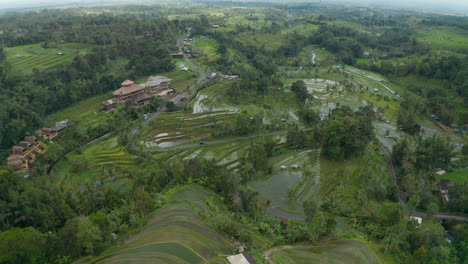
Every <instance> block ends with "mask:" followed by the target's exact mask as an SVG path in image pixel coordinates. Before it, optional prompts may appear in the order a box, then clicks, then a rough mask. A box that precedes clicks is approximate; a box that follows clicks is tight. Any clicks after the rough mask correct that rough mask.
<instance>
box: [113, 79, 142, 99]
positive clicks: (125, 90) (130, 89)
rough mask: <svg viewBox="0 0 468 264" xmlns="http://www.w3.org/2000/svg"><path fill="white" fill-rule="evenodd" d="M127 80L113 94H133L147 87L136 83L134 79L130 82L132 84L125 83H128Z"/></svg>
mask: <svg viewBox="0 0 468 264" xmlns="http://www.w3.org/2000/svg"><path fill="white" fill-rule="evenodd" d="M127 81H128V80H127ZM127 81H125V82H123V83H122V85H123V86H122V87H120V88H119V89H117V90H115V91H114V92H113V94H114V95H117V96H118V95H127V94H132V93H134V92H138V91H141V90H143V89H145V87H144V86H143V85H140V84H134V83H133V82H132V81H129V83H131V84H128V85H127V84H126V85H124V84H125V83H127Z"/></svg>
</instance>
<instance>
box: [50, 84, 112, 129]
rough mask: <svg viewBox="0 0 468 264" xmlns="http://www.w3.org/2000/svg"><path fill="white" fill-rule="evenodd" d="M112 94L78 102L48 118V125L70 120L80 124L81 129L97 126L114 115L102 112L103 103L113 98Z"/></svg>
mask: <svg viewBox="0 0 468 264" xmlns="http://www.w3.org/2000/svg"><path fill="white" fill-rule="evenodd" d="M112 97H113V95H112V94H110V93H107V94H103V95H98V96H95V97H92V98H89V99H85V100H83V101H81V102H78V103H76V104H74V105H72V106H70V107H68V108H66V109H64V110H61V111H59V112H57V113H54V114H51V115H49V116H48V117H47V120H46V123H47V124H53V123H54V122H58V121H61V120H65V119H67V120H69V121H71V122H73V123H79V125H80V127H82V128H83V129H87V128H89V127H93V126H97V125H100V124H102V122H103V121H104V120H106V119H108V118H109V117H110V116H111V115H112V113H105V112H102V111H101V108H102V106H103V105H102V102H104V101H106V100H108V99H110V98H112Z"/></svg>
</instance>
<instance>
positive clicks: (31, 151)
mask: <svg viewBox="0 0 468 264" xmlns="http://www.w3.org/2000/svg"><path fill="white" fill-rule="evenodd" d="M50 130H51V131H53V130H52V129H50ZM46 151H47V146H46V145H45V144H44V143H42V142H40V141H38V140H37V137H36V136H27V137H25V138H24V140H22V141H20V142H19V143H18V145H17V146H14V147H12V149H11V155H10V157H8V158H7V166H8V168H10V169H12V170H15V171H27V170H28V168H29V164H31V163H34V162H35V161H36V156H37V155H38V154H42V153H45V152H46Z"/></svg>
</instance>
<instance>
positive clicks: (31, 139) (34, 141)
mask: <svg viewBox="0 0 468 264" xmlns="http://www.w3.org/2000/svg"><path fill="white" fill-rule="evenodd" d="M24 141H27V142H29V144H31V145H32V146H35V145H36V144H37V143H38V142H39V140H38V139H37V137H36V136H26V137H24Z"/></svg>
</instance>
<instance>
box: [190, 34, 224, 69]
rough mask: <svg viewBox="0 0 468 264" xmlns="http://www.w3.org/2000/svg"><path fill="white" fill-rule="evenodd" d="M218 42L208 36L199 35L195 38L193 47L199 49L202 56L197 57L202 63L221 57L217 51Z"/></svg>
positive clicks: (211, 61) (209, 62) (208, 62)
mask: <svg viewBox="0 0 468 264" xmlns="http://www.w3.org/2000/svg"><path fill="white" fill-rule="evenodd" d="M218 46H219V44H218V42H217V41H216V40H214V39H210V38H208V37H199V38H197V39H196V40H195V45H194V46H193V48H194V49H200V50H201V51H202V52H203V56H201V57H200V58H199V59H200V61H201V62H202V63H203V64H206V65H209V64H211V63H213V62H215V61H216V60H217V59H219V58H220V57H221V54H219V52H218Z"/></svg>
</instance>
